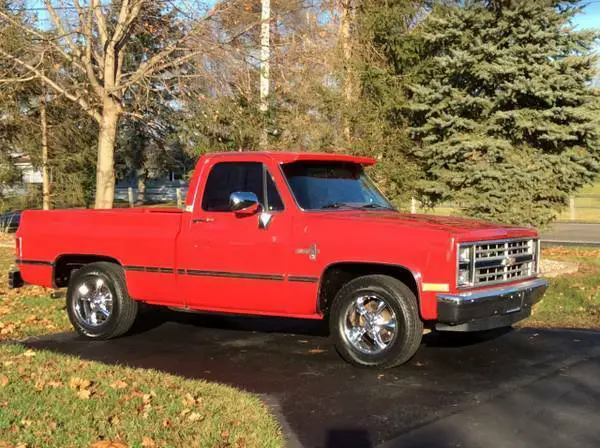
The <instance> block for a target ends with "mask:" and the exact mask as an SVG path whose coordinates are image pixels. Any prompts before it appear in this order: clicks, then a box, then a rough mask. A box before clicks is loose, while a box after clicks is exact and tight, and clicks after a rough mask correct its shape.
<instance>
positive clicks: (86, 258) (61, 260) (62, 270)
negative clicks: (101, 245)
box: [52, 254, 123, 288]
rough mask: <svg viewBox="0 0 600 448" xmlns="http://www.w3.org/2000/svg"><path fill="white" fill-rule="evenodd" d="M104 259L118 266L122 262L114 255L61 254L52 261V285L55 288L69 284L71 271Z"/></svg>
mask: <svg viewBox="0 0 600 448" xmlns="http://www.w3.org/2000/svg"><path fill="white" fill-rule="evenodd" d="M99 261H105V262H108V263H114V264H117V265H119V266H123V264H122V263H121V262H120V261H119V260H117V259H116V258H114V257H109V256H107V255H98V254H61V255H59V256H58V257H56V259H55V260H54V263H52V266H53V269H52V285H53V286H54V287H55V288H63V287H65V286H67V285H68V284H69V279H70V278H71V274H72V273H73V271H76V270H77V269H79V268H81V267H82V266H85V265H86V264H90V263H96V262H99Z"/></svg>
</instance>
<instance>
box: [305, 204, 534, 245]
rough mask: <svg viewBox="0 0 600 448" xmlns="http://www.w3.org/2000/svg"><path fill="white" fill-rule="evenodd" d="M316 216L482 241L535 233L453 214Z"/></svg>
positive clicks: (520, 236)
mask: <svg viewBox="0 0 600 448" xmlns="http://www.w3.org/2000/svg"><path fill="white" fill-rule="evenodd" d="M316 215H317V216H315V218H317V219H323V220H350V221H360V222H361V223H363V224H364V223H372V224H373V225H378V224H379V225H386V224H387V225H391V226H394V227H396V226H397V227H402V228H405V229H406V228H418V229H419V230H421V231H423V230H430V231H432V232H435V233H446V234H448V235H449V236H451V237H454V238H455V239H456V240H457V241H482V240H495V239H504V238H526V237H537V236H538V232H537V231H536V230H535V229H531V228H527V227H518V226H510V225H502V224H495V223H492V222H489V221H483V220H476V219H468V218H458V217H454V216H432V215H418V214H414V215H413V214H409V213H399V212H388V211H364V212H363V211H333V212H320V213H317V214H316Z"/></svg>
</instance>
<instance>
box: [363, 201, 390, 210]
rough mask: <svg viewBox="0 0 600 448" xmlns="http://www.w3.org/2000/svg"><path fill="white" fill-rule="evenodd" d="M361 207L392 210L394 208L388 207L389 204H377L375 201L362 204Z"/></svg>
mask: <svg viewBox="0 0 600 448" xmlns="http://www.w3.org/2000/svg"><path fill="white" fill-rule="evenodd" d="M360 208H384V209H386V210H392V208H391V207H388V206H387V205H381V204H376V203H374V202H369V203H368V204H365V205H361V206H360Z"/></svg>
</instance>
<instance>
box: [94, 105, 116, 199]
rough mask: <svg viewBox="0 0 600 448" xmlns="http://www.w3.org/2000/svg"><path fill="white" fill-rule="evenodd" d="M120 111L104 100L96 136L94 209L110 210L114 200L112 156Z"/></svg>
mask: <svg viewBox="0 0 600 448" xmlns="http://www.w3.org/2000/svg"><path fill="white" fill-rule="evenodd" d="M120 115H121V109H120V107H119V105H118V104H117V102H116V101H115V100H113V99H112V98H109V97H107V98H105V99H104V103H103V108H102V121H101V122H100V132H99V134H98V162H97V163H96V202H95V208H112V206H113V201H114V198H115V171H114V154H115V144H116V140H117V127H118V125H119V118H120Z"/></svg>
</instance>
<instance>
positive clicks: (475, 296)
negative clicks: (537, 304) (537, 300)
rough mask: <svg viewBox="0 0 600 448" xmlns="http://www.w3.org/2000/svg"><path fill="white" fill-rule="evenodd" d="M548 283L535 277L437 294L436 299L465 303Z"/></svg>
mask: <svg viewBox="0 0 600 448" xmlns="http://www.w3.org/2000/svg"><path fill="white" fill-rule="evenodd" d="M548 284H549V283H548V280H544V279H541V278H536V279H534V280H528V281H525V282H521V283H519V284H516V285H510V286H504V287H502V288H491V289H484V290H477V291H465V292H461V293H458V294H437V300H438V302H446V303H453V304H465V303H470V302H475V301H477V300H482V299H487V298H491V297H499V296H505V295H509V294H514V293H517V292H521V291H527V290H534V289H538V288H547V287H548Z"/></svg>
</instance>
